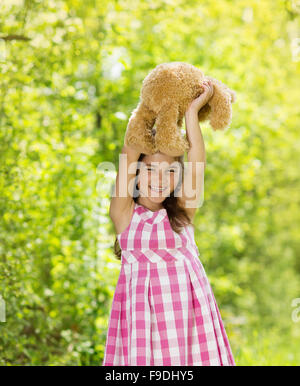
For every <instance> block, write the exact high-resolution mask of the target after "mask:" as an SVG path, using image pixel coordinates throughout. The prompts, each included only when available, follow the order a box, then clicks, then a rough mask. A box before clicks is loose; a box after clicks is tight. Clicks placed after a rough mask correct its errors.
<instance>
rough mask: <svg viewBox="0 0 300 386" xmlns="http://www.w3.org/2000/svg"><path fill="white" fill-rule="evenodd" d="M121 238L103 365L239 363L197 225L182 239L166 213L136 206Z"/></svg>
mask: <svg viewBox="0 0 300 386" xmlns="http://www.w3.org/2000/svg"><path fill="white" fill-rule="evenodd" d="M117 237H118V240H119V244H120V246H121V249H122V256H121V270H120V275H119V279H118V282H117V285H116V290H115V293H114V296H113V301H112V308H111V312H110V318H109V323H108V332H107V338H106V345H105V352H104V359H103V363H102V365H103V366H235V362H234V359H233V355H232V352H231V348H230V345H229V341H228V338H227V335H226V332H225V328H224V325H223V322H222V319H221V315H220V312H219V310H218V306H217V303H216V301H215V297H214V294H213V292H212V289H211V286H210V284H209V281H208V279H207V276H206V273H205V271H204V268H203V266H202V263H201V262H200V260H199V257H198V256H199V251H198V247H197V245H196V243H195V239H194V228H193V226H192V225H189V226H186V227H185V228H184V229H183V230H182V232H181V233H180V234H177V233H176V232H174V231H173V229H172V228H171V225H170V222H169V218H168V214H167V211H166V209H164V208H163V209H160V210H158V211H155V212H152V211H151V210H149V209H147V208H145V207H144V206H142V205H139V204H137V203H135V207H134V212H133V215H132V219H131V222H130V224H129V225H128V227H127V228H126V229H125V230H124V231H123V232H122V233H120V234H118V235H117Z"/></svg>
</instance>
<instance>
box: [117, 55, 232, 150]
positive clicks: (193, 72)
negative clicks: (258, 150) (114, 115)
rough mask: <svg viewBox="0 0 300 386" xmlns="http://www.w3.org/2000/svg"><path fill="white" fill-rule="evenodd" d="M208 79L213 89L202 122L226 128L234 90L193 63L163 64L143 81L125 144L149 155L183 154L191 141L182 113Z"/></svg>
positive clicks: (200, 115)
mask: <svg viewBox="0 0 300 386" xmlns="http://www.w3.org/2000/svg"><path fill="white" fill-rule="evenodd" d="M209 79H210V80H211V81H212V85H213V89H214V91H213V95H212V97H211V98H210V99H209V101H208V102H207V103H206V104H205V105H204V106H203V107H202V108H201V109H200V110H199V112H198V119H199V122H201V121H205V120H207V119H209V123H210V125H211V127H212V128H213V130H224V129H226V128H227V127H228V126H229V125H230V123H231V118H232V109H231V104H232V103H233V102H235V100H236V95H235V92H234V91H233V90H231V89H229V88H228V87H227V86H226V85H224V84H223V83H221V82H220V81H218V80H216V79H214V78H211V77H205V76H204V74H203V72H202V71H200V70H199V69H198V68H196V67H195V66H193V65H191V64H188V63H183V62H170V63H162V64H159V65H158V66H156V67H155V68H154V69H153V70H152V71H151V72H150V73H149V74H148V75H147V76H146V78H145V79H144V81H143V85H142V89H141V97H140V101H139V103H138V106H137V107H136V109H135V110H133V111H132V113H131V116H130V118H129V121H128V125H127V129H126V133H125V138H124V144H125V145H127V146H131V147H133V148H135V149H136V150H139V151H140V152H141V153H144V154H148V155H150V154H154V153H156V152H158V151H159V152H161V153H164V154H167V155H170V156H179V155H182V154H184V152H185V151H187V150H188V149H189V143H188V141H187V139H186V138H185V137H183V135H182V134H181V126H182V123H183V116H184V114H185V112H186V110H187V108H188V106H189V104H190V103H191V102H192V101H193V100H194V99H195V98H197V97H198V96H199V95H201V94H202V93H203V92H204V87H203V86H202V82H203V81H204V80H209ZM154 126H155V127H154Z"/></svg>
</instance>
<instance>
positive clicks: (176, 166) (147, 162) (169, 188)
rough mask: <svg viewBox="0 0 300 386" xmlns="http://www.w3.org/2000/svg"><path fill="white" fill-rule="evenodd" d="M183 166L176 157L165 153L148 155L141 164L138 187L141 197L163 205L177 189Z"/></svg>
mask: <svg viewBox="0 0 300 386" xmlns="http://www.w3.org/2000/svg"><path fill="white" fill-rule="evenodd" d="M180 170H181V164H180V162H179V161H177V159H176V158H175V157H171V156H168V155H166V154H163V153H160V152H158V153H155V154H152V155H146V156H145V157H144V158H143V160H142V161H141V162H140V169H139V172H138V177H137V181H138V182H137V186H138V189H139V191H140V196H141V197H147V198H148V199H149V200H150V201H152V202H153V203H161V202H163V201H164V200H165V198H166V197H168V196H169V195H170V193H172V192H173V191H174V189H175V188H176V186H177V184H178V182H179V177H180Z"/></svg>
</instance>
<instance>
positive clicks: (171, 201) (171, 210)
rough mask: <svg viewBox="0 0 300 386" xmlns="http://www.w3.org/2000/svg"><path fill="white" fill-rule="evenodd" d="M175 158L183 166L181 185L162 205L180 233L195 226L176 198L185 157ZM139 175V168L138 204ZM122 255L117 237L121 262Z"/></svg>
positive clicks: (140, 159)
mask: <svg viewBox="0 0 300 386" xmlns="http://www.w3.org/2000/svg"><path fill="white" fill-rule="evenodd" d="M145 156H146V154H144V153H141V155H140V156H139V159H138V165H139V162H140V161H142V160H143V158H144V157H145ZM174 158H175V159H176V161H178V162H179V163H180V166H181V167H180V178H179V183H178V185H177V186H176V188H175V189H174V190H173V192H171V193H170V195H169V196H168V197H166V198H165V200H164V201H163V203H162V204H163V207H164V208H165V209H166V210H167V214H168V217H169V221H170V225H171V227H172V229H173V230H174V232H176V233H180V231H181V230H182V228H183V227H184V226H186V225H189V224H191V225H192V226H194V224H192V223H191V220H190V218H189V216H188V215H187V213H186V210H185V208H184V207H182V205H181V203H180V201H179V200H178V197H175V192H177V191H178V190H179V189H180V186H181V185H182V182H183V178H184V155H181V156H177V157H174ZM138 174H139V167H137V171H136V179H135V192H134V193H133V200H134V201H135V202H137V199H138V191H139V190H138V187H137V176H138ZM121 253H122V250H121V248H120V244H119V241H118V238H117V237H116V239H115V243H114V254H115V255H116V256H117V258H118V259H119V260H121Z"/></svg>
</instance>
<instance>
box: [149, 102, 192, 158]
mask: <svg viewBox="0 0 300 386" xmlns="http://www.w3.org/2000/svg"><path fill="white" fill-rule="evenodd" d="M178 123H179V126H178ZM180 124H182V118H180V116H179V113H178V108H177V107H176V106H175V105H168V106H164V107H163V108H162V109H161V110H160V113H159V115H158V117H157V119H156V135H155V143H156V146H157V148H158V150H159V151H160V152H161V153H164V154H167V155H170V156H173V157H176V156H180V155H183V154H184V152H185V151H187V150H188V149H189V147H190V146H189V143H188V141H187V139H186V138H184V137H183V135H182V134H181V131H180V129H181V127H180Z"/></svg>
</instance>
